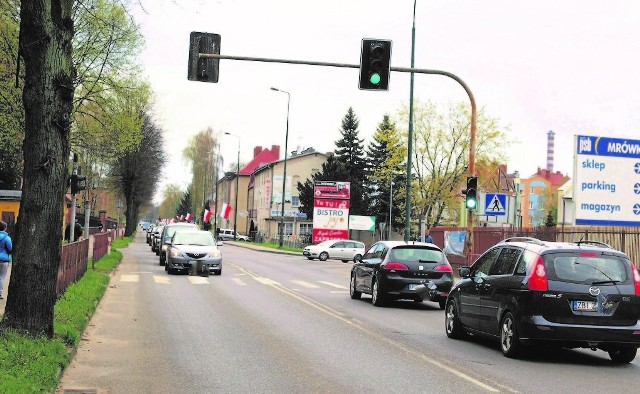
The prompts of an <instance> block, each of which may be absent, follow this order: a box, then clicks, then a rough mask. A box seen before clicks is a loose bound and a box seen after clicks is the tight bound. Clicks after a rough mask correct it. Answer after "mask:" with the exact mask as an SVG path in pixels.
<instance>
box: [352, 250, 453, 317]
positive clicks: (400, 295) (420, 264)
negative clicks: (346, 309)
mask: <svg viewBox="0 0 640 394" xmlns="http://www.w3.org/2000/svg"><path fill="white" fill-rule="evenodd" d="M451 286H453V270H452V268H451V265H450V264H449V261H448V260H447V257H446V256H445V254H444V253H443V252H442V250H440V248H438V247H437V246H436V245H434V244H431V243H425V242H403V241H379V242H377V243H375V244H373V245H372V246H371V248H369V250H368V251H367V252H366V253H365V254H364V256H362V259H356V261H355V263H354V265H353V267H352V268H351V280H350V285H349V293H350V295H351V298H352V299H359V298H360V296H361V295H362V293H367V294H371V302H372V303H373V305H374V306H383V305H384V304H385V303H386V301H387V300H399V299H409V300H414V301H416V302H422V301H424V300H425V299H428V300H430V301H434V302H437V303H438V304H439V305H440V308H441V309H444V305H445V301H446V299H447V295H448V294H449V290H450V289H451Z"/></svg>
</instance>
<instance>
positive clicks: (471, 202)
mask: <svg viewBox="0 0 640 394" xmlns="http://www.w3.org/2000/svg"><path fill="white" fill-rule="evenodd" d="M475 207H476V200H473V199H469V200H467V208H468V209H475Z"/></svg>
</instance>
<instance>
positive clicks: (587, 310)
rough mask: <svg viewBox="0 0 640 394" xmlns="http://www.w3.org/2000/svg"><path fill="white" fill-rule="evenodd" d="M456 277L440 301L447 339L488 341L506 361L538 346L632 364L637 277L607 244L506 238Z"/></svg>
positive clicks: (638, 340)
mask: <svg viewBox="0 0 640 394" xmlns="http://www.w3.org/2000/svg"><path fill="white" fill-rule="evenodd" d="M460 276H461V278H462V279H461V280H460V281H459V282H458V283H457V284H456V285H455V287H454V288H453V289H452V290H451V292H450V295H449V298H448V299H447V305H446V312H445V322H446V324H445V329H446V333H447V336H448V337H449V338H463V337H464V336H465V335H466V334H467V333H477V334H481V335H485V336H488V337H491V338H495V339H498V340H499V342H500V348H501V350H502V353H503V354H504V355H505V356H507V357H515V356H517V355H519V354H521V352H522V351H523V350H524V348H525V346H524V345H529V344H538V343H543V344H548V345H553V346H560V347H566V348H590V349H594V350H595V349H601V350H604V351H606V352H608V353H609V356H610V357H611V359H612V360H613V361H614V362H616V363H629V362H631V361H632V360H633V359H634V358H635V356H636V352H637V348H638V347H639V346H640V335H639V334H640V322H639V319H640V274H639V273H638V270H637V269H636V267H635V266H634V264H633V263H632V262H631V261H630V260H629V257H628V256H627V255H625V254H624V253H622V252H620V251H617V250H615V249H612V248H611V247H609V246H608V245H606V244H602V243H599V242H593V241H591V242H589V241H580V242H575V243H564V242H547V241H540V240H538V239H535V238H523V237H519V238H509V239H506V240H504V241H502V242H500V243H498V244H497V245H495V246H493V247H492V248H490V249H489V250H487V251H486V252H485V253H484V254H483V255H482V256H480V257H479V258H478V259H477V260H476V261H475V263H474V264H473V265H472V266H471V267H462V268H460Z"/></svg>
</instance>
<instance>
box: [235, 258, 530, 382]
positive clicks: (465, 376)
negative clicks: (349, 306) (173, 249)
mask: <svg viewBox="0 0 640 394" xmlns="http://www.w3.org/2000/svg"><path fill="white" fill-rule="evenodd" d="M227 264H228V265H231V266H233V267H235V268H236V269H237V270H239V271H241V272H243V273H245V274H247V275H249V276H251V277H252V278H253V279H255V280H256V281H257V282H260V283H263V284H265V285H268V286H271V287H273V288H274V289H275V290H277V291H280V292H281V293H284V294H286V295H288V296H290V297H292V298H295V299H297V300H298V301H300V302H302V303H304V304H307V305H309V306H310V307H312V308H315V309H317V310H319V311H320V312H323V313H325V314H327V315H329V316H331V317H334V318H335V319H338V320H340V321H342V322H343V323H345V324H348V325H350V326H351V327H353V328H355V329H357V330H360V331H362V332H364V333H366V334H368V335H370V336H372V337H374V338H377V339H378V340H379V341H382V342H385V343H387V344H388V345H390V346H394V347H396V348H397V349H399V350H401V351H404V352H405V353H407V354H410V355H412V356H414V357H417V358H419V359H420V360H422V361H424V362H425V363H427V364H431V365H433V366H434V367H437V368H440V369H442V370H444V371H446V372H449V373H450V374H452V375H455V376H457V377H458V378H460V379H462V380H465V381H467V382H469V383H472V384H475V385H476V386H478V387H480V388H482V389H484V390H486V391H489V392H492V393H498V392H500V389H499V388H498V387H500V388H502V389H504V390H507V391H511V392H514V393H517V392H518V391H517V390H515V389H512V388H510V387H508V386H505V385H502V384H499V383H497V382H491V383H492V384H493V386H492V385H490V384H488V383H484V382H483V381H481V380H480V379H476V378H475V377H473V376H471V375H472V372H470V371H459V370H458V369H457V367H456V365H454V364H453V363H449V364H446V363H447V361H446V360H444V359H443V360H442V361H437V360H435V359H434V358H433V356H431V355H429V356H428V355H426V354H423V353H421V352H418V351H417V350H414V349H411V348H409V347H407V346H405V345H404V344H402V343H400V342H398V341H396V340H394V339H391V338H388V337H386V336H384V335H382V334H378V333H376V332H374V331H371V330H369V329H367V328H366V327H365V326H363V325H361V324H359V323H358V322H357V321H354V320H352V319H351V318H350V317H347V316H345V314H344V313H341V312H339V311H337V310H335V309H332V308H331V307H329V306H327V305H324V304H322V303H320V302H318V301H316V300H314V299H311V298H309V297H306V296H304V295H303V294H301V293H297V292H295V291H294V290H292V289H289V288H288V287H285V286H283V285H281V284H280V283H278V282H276V281H274V280H272V279H269V278H265V277H263V276H260V275H258V274H256V273H254V272H251V271H249V270H248V269H246V268H244V267H240V266H238V265H235V264H229V263H227Z"/></svg>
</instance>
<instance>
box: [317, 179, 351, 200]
mask: <svg viewBox="0 0 640 394" xmlns="http://www.w3.org/2000/svg"><path fill="white" fill-rule="evenodd" d="M313 195H314V198H340V199H346V200H348V199H349V198H350V197H351V183H349V182H335V181H317V182H315V183H314V184H313Z"/></svg>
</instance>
